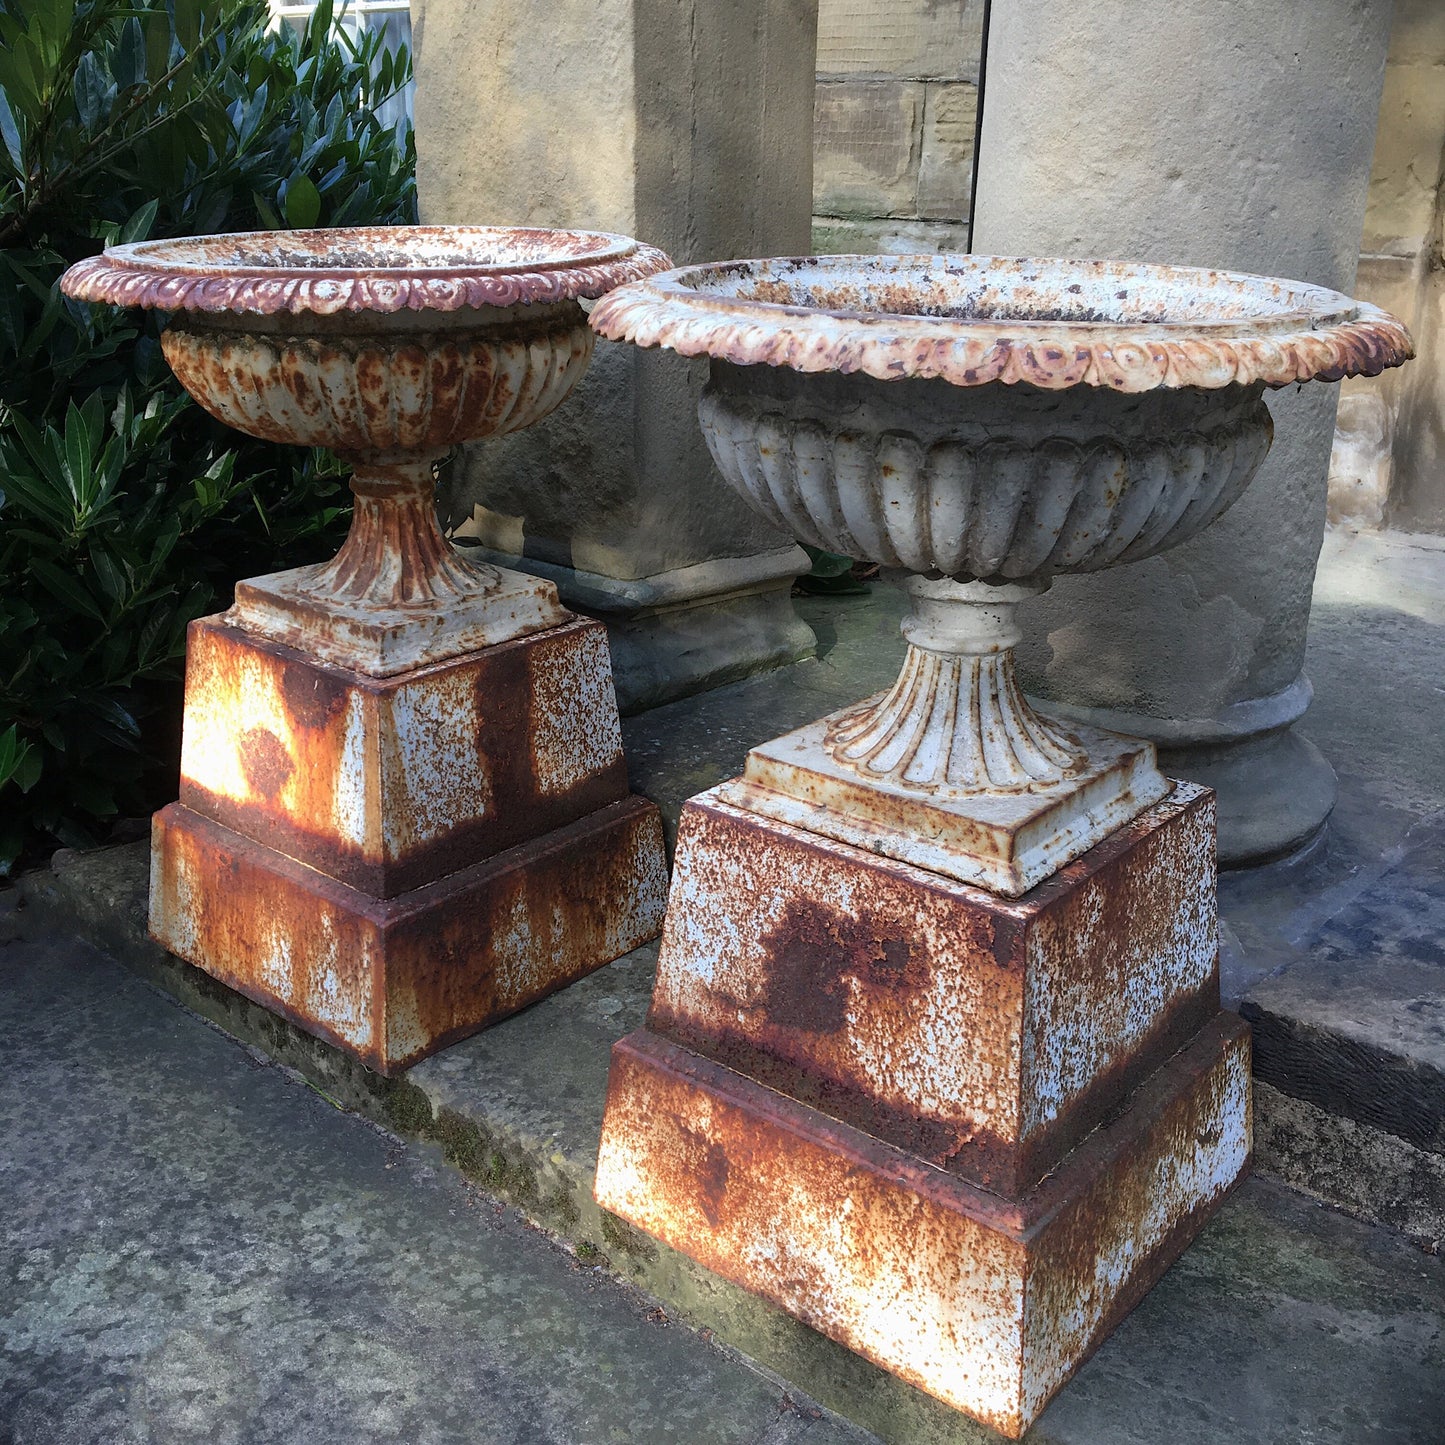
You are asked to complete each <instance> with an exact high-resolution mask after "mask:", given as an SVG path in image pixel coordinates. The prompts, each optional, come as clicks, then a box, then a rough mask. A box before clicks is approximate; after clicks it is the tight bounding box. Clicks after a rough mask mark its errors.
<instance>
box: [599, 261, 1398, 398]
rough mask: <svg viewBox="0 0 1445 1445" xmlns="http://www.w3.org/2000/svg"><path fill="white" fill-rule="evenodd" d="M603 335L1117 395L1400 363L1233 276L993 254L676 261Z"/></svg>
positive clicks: (1354, 325)
mask: <svg viewBox="0 0 1445 1445" xmlns="http://www.w3.org/2000/svg"><path fill="white" fill-rule="evenodd" d="M592 326H593V329H594V330H596V331H597V332H599V333H600V334H601V335H603V336H606V337H608V338H609V339H611V340H613V341H632V342H635V343H636V344H637V345H639V346H666V347H670V348H671V349H672V350H674V351H678V352H680V353H681V354H682V355H684V356H701V355H707V356H712V357H715V358H718V359H720V360H724V361H731V362H736V363H738V364H741V365H751V364H756V363H764V364H766V365H769V366H785V367H790V368H792V369H793V370H796V371H806V372H819V371H838V372H864V373H866V374H867V375H869V376H875V377H878V378H879V379H881V380H885V381H887V380H897V379H900V378H904V377H941V378H943V379H944V380H946V381H948V382H949V383H951V384H952V385H954V386H984V385H987V384H989V383H991V382H1004V383H1026V384H1028V385H1031V386H1037V387H1045V388H1048V389H1054V388H1067V387H1073V386H1080V385H1083V386H1090V387H1100V388H1108V389H1112V390H1115V391H1125V392H1140V391H1152V390H1153V389H1155V388H1156V387H1171V388H1172V387H1205V388H1215V387H1222V386H1240V385H1250V384H1252V383H1254V382H1264V383H1265V384H1266V385H1269V386H1285V385H1288V384H1289V383H1290V382H1296V381H1310V380H1312V379H1315V378H1319V379H1321V380H1325V381H1338V380H1339V379H1340V378H1341V377H1344V376H1361V375H1363V376H1374V375H1376V374H1377V373H1379V372H1381V371H1383V370H1385V369H1386V368H1387V367H1391V366H1398V365H1399V364H1400V363H1401V362H1403V361H1406V360H1408V359H1409V358H1410V357H1411V356H1412V355H1414V350H1413V346H1412V343H1411V340H1410V334H1409V332H1408V331H1407V330H1406V328H1405V327H1404V326H1403V325H1402V324H1401V323H1400V322H1399V321H1397V320H1396V319H1395V318H1394V317H1393V316H1391V315H1389V314H1388V313H1387V312H1384V311H1381V310H1380V309H1379V308H1378V307H1376V306H1371V305H1368V304H1367V303H1365V302H1363V301H1355V300H1352V299H1351V298H1350V297H1348V296H1343V295H1341V294H1340V293H1339V292H1337V291H1329V290H1326V289H1325V288H1324V287H1321V286H1309V285H1306V284H1305V283H1304V282H1300V281H1282V280H1278V279H1273V278H1269V277H1263V276H1247V275H1241V274H1237V273H1234V272H1229V271H1206V270H1198V269H1193V268H1189V267H1182V266H1146V265H1134V264H1128V263H1122V262H1114V261H1073V260H1069V261H1053V260H1028V259H1018V258H1014V257H999V256H960V255H954V256H815V257H775V258H772V259H769V260H759V261H729V262H726V263H724V264H721V265H711V266H689V267H684V268H682V269H681V270H677V271H669V272H666V273H664V274H661V275H657V276H653V277H651V278H649V279H648V280H646V281H640V282H635V283H633V284H631V285H629V286H627V287H626V288H624V289H622V290H619V291H614V292H613V293H612V294H611V295H609V296H608V297H607V298H606V299H605V300H604V301H603V302H601V303H600V304H599V305H598V306H597V308H596V309H595V310H594V312H593V314H592Z"/></svg>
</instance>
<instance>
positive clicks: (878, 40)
mask: <svg viewBox="0 0 1445 1445" xmlns="http://www.w3.org/2000/svg"><path fill="white" fill-rule="evenodd" d="M982 32H983V3H982V0H819V6H818V85H817V90H816V93H815V104H814V123H813V212H814V214H813V247H814V249H815V250H817V251H862V252H871V251H890V250H893V251H964V250H967V249H968V209H969V190H970V183H971V179H972V175H973V139H974V130H975V122H976V116H977V109H978V72H979V51H980V42H981V40H982Z"/></svg>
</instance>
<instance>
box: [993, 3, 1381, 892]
mask: <svg viewBox="0 0 1445 1445" xmlns="http://www.w3.org/2000/svg"><path fill="white" fill-rule="evenodd" d="M1390 8H1391V7H1390V5H1389V3H1387V0H1382V3H1362V0H1312V3H1310V4H1308V5H1260V4H1256V3H1253V0H1176V3H1174V4H1171V5H1164V6H1151V7H1148V10H1147V14H1146V13H1145V12H1144V11H1135V10H1133V9H1131V8H1130V7H1128V6H1124V7H1121V6H1119V5H1118V4H1117V3H1114V0H993V8H992V16H991V23H990V28H989V41H988V58H987V69H986V77H987V79H986V84H985V95H984V109H983V120H982V126H981V131H980V135H979V174H978V192H977V198H976V202H975V212H974V242H973V249H974V250H975V251H978V252H982V253H992V254H1002V255H1038V256H1100V257H1114V258H1120V259H1130V260H1140V261H1169V262H1177V263H1181V264H1189V265H1200V266H1219V267H1227V268H1230V269H1233V270H1241V271H1255V272H1264V273H1267V274H1273V275H1280V276H1287V277H1293V278H1299V279H1302V280H1307V281H1314V282H1318V283H1320V284H1323V285H1326V286H1332V287H1336V288H1338V289H1340V290H1346V291H1347V290H1349V289H1350V287H1351V286H1352V285H1353V282H1354V275H1355V264H1356V260H1357V257H1358V255H1359V245H1360V229H1361V222H1362V218H1363V215H1364V207H1365V193H1366V186H1367V183H1368V179H1369V174H1370V160H1371V154H1372V151H1373V147H1374V133H1375V119H1376V115H1377V112H1378V110H1379V104H1380V90H1381V82H1382V78H1383V74H1384V63H1385V52H1386V46H1387V42H1388V38H1389V30H1390ZM1337 396H1338V390H1337V388H1335V387H1332V386H1324V385H1311V386H1307V387H1304V388H1303V389H1300V390H1298V392H1297V393H1296V392H1284V393H1276V394H1274V396H1273V397H1272V398H1271V401H1270V407H1271V410H1272V411H1273V413H1274V419H1275V426H1276V434H1275V444H1274V449H1273V452H1272V453H1271V455H1270V457H1269V459H1268V460H1267V461H1266V463H1265V465H1264V468H1263V469H1262V470H1261V472H1260V474H1259V476H1258V478H1257V479H1256V481H1255V483H1254V485H1253V487H1252V488H1251V489H1250V490H1249V491H1248V492H1246V494H1245V496H1244V498H1243V500H1242V501H1240V502H1239V503H1238V504H1237V505H1236V506H1235V507H1234V509H1233V510H1232V511H1231V512H1229V513H1228V514H1227V515H1226V516H1225V517H1224V518H1223V519H1222V520H1221V521H1220V522H1219V523H1217V524H1216V525H1215V526H1214V527H1212V528H1211V529H1210V530H1209V531H1207V532H1205V533H1204V534H1203V535H1202V536H1200V537H1199V538H1197V539H1195V540H1194V541H1192V542H1189V543H1186V544H1185V545H1184V546H1182V547H1179V548H1177V549H1176V550H1174V551H1172V552H1169V553H1168V554H1166V555H1164V556H1161V557H1156V558H1152V559H1150V560H1148V561H1145V562H1140V563H1135V564H1133V565H1131V566H1126V567H1119V568H1115V569H1113V570H1111V571H1109V572H1105V573H1100V574H1099V575H1098V576H1094V577H1066V578H1063V579H1061V580H1059V581H1058V582H1056V583H1055V584H1054V588H1053V591H1052V592H1051V593H1049V594H1048V595H1047V596H1046V597H1044V598H1041V599H1040V600H1039V601H1038V602H1036V603H1034V604H1033V605H1032V606H1031V607H1030V608H1029V609H1028V612H1027V617H1026V618H1025V626H1026V627H1029V628H1031V629H1032V631H1031V633H1030V636H1029V639H1028V641H1027V643H1026V644H1025V647H1024V648H1023V649H1022V651H1021V657H1020V661H1021V664H1022V667H1023V671H1024V677H1025V683H1026V686H1028V687H1029V689H1030V691H1031V692H1032V693H1033V694H1034V695H1035V696H1037V697H1039V698H1041V699H1042V700H1044V701H1045V703H1046V704H1047V705H1048V706H1049V707H1050V709H1051V710H1053V711H1056V712H1058V713H1061V714H1064V715H1067V716H1069V717H1072V718H1075V719H1078V720H1081V721H1088V722H1093V723H1097V724H1099V725H1101V726H1104V727H1110V728H1117V729H1118V730H1119V731H1122V732H1128V733H1133V734H1137V735H1140V736H1143V737H1148V738H1152V739H1153V740H1154V741H1155V742H1157V743H1158V744H1159V746H1160V749H1161V762H1162V764H1163V765H1164V767H1165V769H1166V770H1167V771H1172V772H1173V773H1174V774H1175V775H1176V776H1184V777H1187V778H1191V779H1194V780H1196V781H1200V782H1204V783H1207V784H1209V785H1210V786H1211V787H1214V788H1215V789H1217V790H1218V793H1219V808H1220V817H1219V841H1220V856H1221V859H1222V860H1223V861H1225V862H1232V863H1242V862H1250V861H1255V860H1262V859H1264V858H1267V857H1270V856H1274V855H1278V854H1281V853H1284V852H1288V851H1290V850H1291V849H1293V848H1295V847H1298V846H1299V845H1300V844H1302V843H1303V842H1305V841H1306V840H1308V839H1309V838H1310V837H1312V836H1313V835H1314V833H1315V832H1316V831H1317V830H1318V829H1319V827H1320V826H1321V825H1322V823H1323V822H1324V820H1325V818H1326V816H1327V815H1328V813H1329V810H1330V808H1331V807H1332V806H1333V804H1334V797H1335V778H1334V773H1333V770H1332V769H1331V767H1330V765H1329V763H1328V762H1327V761H1326V759H1325V758H1324V757H1323V756H1322V755H1321V754H1320V752H1319V751H1318V749H1316V748H1315V747H1314V746H1313V744H1311V743H1310V742H1308V741H1307V740H1306V739H1305V738H1304V737H1302V736H1301V735H1300V734H1299V733H1297V732H1295V731H1294V730H1293V728H1292V724H1293V723H1295V721H1296V720H1297V719H1298V718H1299V717H1300V716H1301V715H1302V714H1303V712H1304V710H1305V708H1306V707H1307V706H1308V705H1309V699H1310V686H1309V682H1308V680H1307V679H1306V677H1305V676H1304V674H1303V672H1302V670H1301V669H1302V666H1303V663H1304V652H1305V629H1306V624H1307V622H1308V618H1309V607H1310V590H1311V585H1312V583H1313V579H1314V569H1315V562H1316V560H1317V557H1318V553H1319V547H1320V541H1321V537H1322V534H1323V529H1324V521H1325V484H1326V477H1327V472H1328V465H1329V455H1330V445H1331V439H1332V434H1333V426H1334V414H1335V406H1336V401H1337Z"/></svg>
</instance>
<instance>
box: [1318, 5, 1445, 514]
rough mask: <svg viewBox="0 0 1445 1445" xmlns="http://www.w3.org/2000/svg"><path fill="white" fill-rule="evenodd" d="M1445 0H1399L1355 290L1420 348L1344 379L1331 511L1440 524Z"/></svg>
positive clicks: (1444, 412)
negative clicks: (1404, 362) (1394, 367)
mask: <svg viewBox="0 0 1445 1445" xmlns="http://www.w3.org/2000/svg"><path fill="white" fill-rule="evenodd" d="M1442 218H1445V4H1441V3H1440V0H1395V16H1394V22H1393V25H1392V27H1391V32H1390V55H1389V60H1388V62H1387V64H1386V68H1385V90H1384V95H1383V97H1382V99H1381V101H1380V122H1379V128H1378V130H1377V132H1376V142H1375V159H1374V165H1373V168H1372V171H1371V175H1370V197H1369V205H1368V209H1367V210H1366V213H1365V227H1364V236H1363V239H1362V243H1361V248H1360V249H1361V254H1360V269H1359V274H1358V279H1357V281H1356V289H1357V291H1358V294H1359V295H1361V296H1363V297H1365V298H1367V299H1368V300H1371V301H1374V302H1375V303H1376V304H1378V305H1380V306H1384V307H1386V308H1387V309H1388V310H1390V311H1393V312H1395V313H1396V315H1398V316H1400V317H1401V318H1402V319H1403V320H1405V321H1406V322H1407V323H1408V324H1409V326H1410V327H1411V329H1412V330H1413V331H1414V333H1415V344H1416V347H1417V350H1418V353H1419V355H1418V357H1417V359H1416V360H1415V361H1414V362H1412V363H1411V364H1410V365H1409V366H1407V367H1405V368H1403V369H1402V370H1401V371H1398V372H1392V373H1390V374H1388V375H1387V376H1383V377H1379V378H1375V379H1372V380H1364V379H1361V380H1358V381H1351V382H1346V383H1345V384H1344V389H1343V394H1342V396H1341V399H1340V411H1339V419H1338V422H1337V425H1336V435H1335V450H1334V455H1333V458H1332V460H1331V467H1330V517H1331V520H1333V521H1337V522H1344V523H1347V524H1351V525H1354V526H1374V525H1379V524H1380V523H1381V522H1382V521H1388V522H1390V523H1391V524H1393V525H1395V526H1399V527H1403V528H1405V529H1407V530H1429V531H1435V532H1442V531H1445V269H1442V263H1441V257H1442V251H1445V223H1442Z"/></svg>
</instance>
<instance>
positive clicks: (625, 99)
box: [412, 0, 817, 710]
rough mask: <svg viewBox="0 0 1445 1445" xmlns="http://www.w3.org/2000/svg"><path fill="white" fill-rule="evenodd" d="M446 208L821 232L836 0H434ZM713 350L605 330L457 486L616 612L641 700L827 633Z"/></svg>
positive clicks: (646, 230)
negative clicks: (797, 597)
mask: <svg viewBox="0 0 1445 1445" xmlns="http://www.w3.org/2000/svg"><path fill="white" fill-rule="evenodd" d="M412 25H413V35H414V39H415V47H416V73H417V87H416V104H415V110H416V133H417V184H418V190H419V192H420V197H421V212H422V218H423V220H425V221H436V222H454V223H460V222H472V223H489V222H510V223H518V224H526V223H528V222H534V223H537V224H548V225H558V226H581V227H588V228H593V229H599V230H615V231H622V232H624V233H626V234H629V235H635V236H638V237H641V238H645V239H646V240H649V241H651V242H652V243H654V244H655V245H659V246H661V247H663V248H664V249H665V250H666V251H668V252H669V253H670V254H671V255H672V257H673V258H674V260H676V261H677V262H678V264H682V263H684V262H689V261H699V260H712V259H721V258H726V257H732V256H756V255H772V254H787V253H806V252H807V251H808V249H809V217H810V212H811V205H812V110H813V67H814V52H815V37H816V29H817V0H732V3H729V4H726V5H717V4H707V3H705V0H413V3H412ZM705 375H706V365H705V363H702V362H694V363H689V362H687V361H684V360H682V359H680V358H678V357H676V356H674V355H672V354H670V353H665V354H659V353H651V352H642V351H639V350H638V349H637V348H635V347H632V346H620V345H613V344H611V343H609V342H605V341H599V342H598V344H597V354H596V356H595V357H594V359H593V363H592V367H591V370H590V372H589V374H588V376H587V378H586V380H585V381H584V382H583V383H582V385H580V386H579V387H578V388H577V391H576V393H575V395H573V396H572V397H571V398H569V400H568V401H567V402H566V403H565V404H564V405H563V406H562V407H561V408H560V409H559V410H558V411H557V412H556V413H555V414H554V415H553V416H552V417H551V418H550V419H549V420H548V421H545V422H543V423H541V424H540V425H538V426H534V427H531V428H529V429H528V430H527V431H526V432H524V433H520V434H518V435H517V436H515V437H507V438H502V439H500V440H497V441H491V442H486V443H482V444H480V445H477V446H474V447H471V448H469V449H468V450H467V452H466V453H465V455H464V456H463V457H462V458H461V459H460V461H459V462H458V463H457V464H456V465H454V466H453V468H452V474H451V476H450V478H449V486H448V487H447V488H445V489H444V506H445V507H446V508H447V511H448V514H449V518H450V520H451V521H452V522H453V523H454V524H459V526H458V535H460V536H461V537H463V538H465V537H467V536H471V537H473V538H475V539H477V540H478V541H479V542H480V543H481V544H482V545H483V547H484V549H485V550H486V553H487V555H488V556H490V557H491V558H492V559H493V560H496V561H499V562H501V563H502V564H503V565H505V566H509V567H517V568H521V569H524V570H527V571H531V572H535V573H537V574H539V575H542V576H545V577H549V578H551V579H552V580H554V581H555V582H556V583H557V585H558V588H559V589H560V591H561V593H562V597H563V600H564V601H565V602H567V603H568V604H569V605H570V606H573V607H575V608H578V609H579V610H582V611H585V612H590V613H593V614H595V615H597V616H599V617H601V618H603V619H604V620H605V621H606V622H607V623H608V624H609V631H610V634H611V641H612V648H613V658H614V665H615V669H616V677H617V687H618V694H619V698H620V700H621V701H622V704H623V706H624V708H625V709H630V710H636V709H638V708H641V707H646V706H649V705H652V704H654V703H657V702H661V701H664V700H666V699H667V698H670V697H676V696H679V695H681V694H683V693H687V692H694V691H698V690H700V689H703V688H706V687H710V686H713V685H715V684H717V683H719V682H723V681H727V680H729V679H731V678H734V677H738V676H741V675H743V674H745V673H748V672H751V671H755V670H758V669H761V668H766V667H771V666H775V665H777V664H780V663H784V662H791V661H793V660H795V659H796V658H798V657H801V656H805V655H807V654H808V653H809V652H811V651H812V648H813V646H814V639H813V635H812V633H811V631H810V630H809V629H808V628H807V627H806V626H805V625H804V624H803V623H802V622H801V621H800V620H799V619H798V618H797V616H796V615H795V613H794V611H793V607H792V603H791V601H790V590H791V585H792V580H793V578H794V577H795V576H796V575H797V574H798V573H800V572H803V571H806V570H807V567H808V561H807V557H806V555H805V554H804V553H803V552H802V550H801V549H800V548H798V547H796V546H795V545H793V543H792V541H791V539H789V538H787V537H784V536H783V535H782V534H780V533H778V532H776V531H774V530H772V529H771V528H769V527H768V526H766V525H765V524H764V523H763V522H761V521H760V520H759V519H758V518H757V517H756V516H755V514H754V513H753V512H751V511H750V510H749V509H748V508H747V507H745V506H744V504H743V503H742V501H741V500H739V499H738V498H737V497H736V496H735V495H734V494H733V493H732V492H731V491H730V490H729V489H728V488H727V486H726V485H725V484H724V483H723V481H722V480H721V478H720V477H718V476H717V474H716V473H715V471H714V469H713V465H712V460H711V458H710V457H709V456H708V453H707V448H706V446H705V445H704V444H703V441H702V436H701V433H700V431H699V429H698V426H697V421H696V416H695V410H696V397H697V394H698V393H699V392H700V390H701V387H702V383H703V381H704V379H705Z"/></svg>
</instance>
